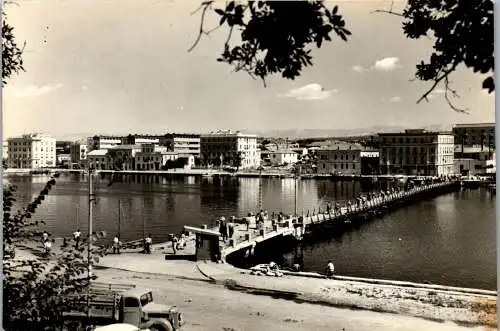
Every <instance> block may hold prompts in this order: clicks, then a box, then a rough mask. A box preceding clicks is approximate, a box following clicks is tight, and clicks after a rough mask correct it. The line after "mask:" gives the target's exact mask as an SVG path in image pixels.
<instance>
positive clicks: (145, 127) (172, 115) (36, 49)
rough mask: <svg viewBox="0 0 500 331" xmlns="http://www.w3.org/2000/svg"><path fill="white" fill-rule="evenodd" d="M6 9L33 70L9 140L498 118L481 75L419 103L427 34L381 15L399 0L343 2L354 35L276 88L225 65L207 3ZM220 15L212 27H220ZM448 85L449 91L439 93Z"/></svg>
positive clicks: (9, 125)
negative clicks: (34, 134) (449, 95)
mask: <svg viewBox="0 0 500 331" xmlns="http://www.w3.org/2000/svg"><path fill="white" fill-rule="evenodd" d="M17 2H18V5H8V6H7V8H6V11H7V14H8V19H9V21H10V23H11V24H12V25H14V27H15V32H16V36H17V38H18V39H19V40H20V41H23V40H25V41H26V43H27V46H26V53H25V55H24V60H25V67H26V72H23V73H21V74H20V75H19V76H18V77H14V78H12V79H11V80H10V81H9V83H8V86H7V87H6V88H5V89H4V91H3V93H4V94H3V97H4V98H3V101H4V104H3V112H4V115H3V116H4V117H3V120H4V137H9V136H12V135H18V134H21V133H24V132H31V131H42V132H48V133H52V134H54V135H55V136H58V137H61V136H65V135H69V134H85V135H86V134H93V133H118V134H122V133H128V132H143V133H164V132H198V131H208V130H214V129H219V128H233V129H243V130H247V131H252V130H256V131H262V130H271V129H295V128H297V129H346V128H365V127H371V126H375V125H377V126H378V125H402V126H408V127H413V128H414V127H419V126H425V125H433V124H450V125H451V124H453V123H456V122H490V121H494V97H493V96H490V95H487V94H486V93H484V92H482V91H481V89H480V87H481V81H482V79H483V77H482V76H480V75H474V74H473V73H472V72H471V71H468V70H465V69H463V70H460V71H458V72H456V73H454V74H453V76H452V77H451V80H452V81H453V83H454V85H453V86H454V88H455V89H456V90H457V91H458V93H459V94H460V95H461V98H460V99H457V100H456V104H457V105H459V106H463V107H467V108H469V109H470V114H468V115H467V114H459V113H455V112H453V111H452V110H451V109H450V108H449V107H448V105H447V104H446V102H445V100H444V96H443V95H442V94H439V93H436V94H435V95H434V97H433V98H432V99H431V100H430V102H428V103H426V102H423V103H421V104H418V105H417V104H416V100H417V99H418V97H419V96H420V95H421V94H422V93H423V92H425V91H426V89H427V88H428V86H429V85H428V84H425V83H421V82H415V81H410V79H411V78H412V77H413V74H414V71H415V64H416V63H417V62H420V60H422V59H426V58H427V56H428V55H429V53H430V51H431V42H430V41H429V40H422V41H415V40H407V39H405V37H404V36H403V33H402V30H401V21H400V19H399V18H398V17H395V16H389V15H384V14H374V13H372V11H373V10H374V9H378V8H387V7H388V6H389V4H390V2H389V1H375V0H372V1H363V2H362V1H348V2H347V1H336V2H331V3H329V5H331V6H333V5H334V4H338V5H339V10H340V12H341V13H342V14H344V15H345V18H346V21H347V25H348V28H349V29H350V30H351V31H352V33H353V36H352V38H351V39H350V40H349V42H347V43H346V42H343V41H342V40H341V39H340V38H336V37H334V40H333V42H331V43H328V44H325V45H324V46H323V47H322V48H321V49H315V48H314V49H313V52H312V54H313V56H314V60H313V61H314V66H313V67H311V68H308V69H306V70H305V71H304V72H303V75H302V76H301V77H300V78H299V79H297V80H295V81H289V80H284V79H281V78H279V77H275V78H272V79H270V80H269V84H268V87H264V86H263V84H262V82H260V81H258V80H253V79H252V78H251V77H249V76H248V75H247V74H246V73H243V72H240V73H235V72H232V68H231V67H229V66H228V65H227V64H223V63H219V62H216V58H217V56H218V55H219V54H220V52H221V50H222V46H223V42H224V40H225V38H226V33H227V30H223V29H220V30H218V31H216V32H214V33H213V34H212V36H211V37H204V38H203V39H202V40H201V42H200V43H199V45H198V46H197V47H196V48H195V49H194V51H193V52H191V53H188V52H187V50H188V48H189V47H190V46H191V45H192V43H193V41H194V39H195V37H196V34H197V31H198V27H199V21H200V16H199V14H196V15H191V12H192V11H193V10H195V9H196V8H197V6H198V5H199V3H200V1H193V0H182V1H181V0H176V1H168V0H152V1H147V0H134V1H129V0H120V1H118V0H115V1H96V0H95V1H82V0H66V1H50V0H43V1H22V0H21V1H19V0H18V1H17ZM216 19H217V17H216V14H213V13H211V14H210V17H209V19H208V20H209V23H210V22H211V23H213V24H215V23H216ZM438 92H439V91H438Z"/></svg>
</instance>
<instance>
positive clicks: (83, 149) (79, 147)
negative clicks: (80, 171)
mask: <svg viewBox="0 0 500 331" xmlns="http://www.w3.org/2000/svg"><path fill="white" fill-rule="evenodd" d="M69 153H70V155H71V163H82V162H84V161H85V160H86V159H87V145H86V144H81V143H79V142H75V143H73V144H72V145H71V146H70V147H69Z"/></svg>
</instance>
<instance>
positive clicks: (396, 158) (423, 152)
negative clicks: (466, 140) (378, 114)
mask: <svg viewBox="0 0 500 331" xmlns="http://www.w3.org/2000/svg"><path fill="white" fill-rule="evenodd" d="M379 144H380V167H381V172H382V173H384V174H404V175H423V176H441V175H450V174H453V173H454V137H453V134H452V133H451V132H428V131H426V130H423V129H416V130H406V131H405V132H400V133H381V134H379Z"/></svg>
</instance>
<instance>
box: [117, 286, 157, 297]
mask: <svg viewBox="0 0 500 331" xmlns="http://www.w3.org/2000/svg"><path fill="white" fill-rule="evenodd" d="M147 292H151V290H150V289H147V288H143V287H134V288H131V289H130V290H126V291H124V292H122V295H126V296H131V297H134V296H135V297H139V296H141V295H143V294H144V293H147Z"/></svg>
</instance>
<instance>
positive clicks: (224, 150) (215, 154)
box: [200, 130, 260, 168]
mask: <svg viewBox="0 0 500 331" xmlns="http://www.w3.org/2000/svg"><path fill="white" fill-rule="evenodd" d="M257 146H258V145H257V135H254V134H246V133H242V132H239V131H236V132H233V131H230V130H228V131H217V132H213V133H209V134H204V135H201V137H200V154H201V163H202V165H203V166H206V167H210V166H216V167H220V166H223V165H228V166H236V164H235V160H237V158H238V155H240V156H241V165H240V168H258V167H259V166H260V149H258V148H257Z"/></svg>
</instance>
